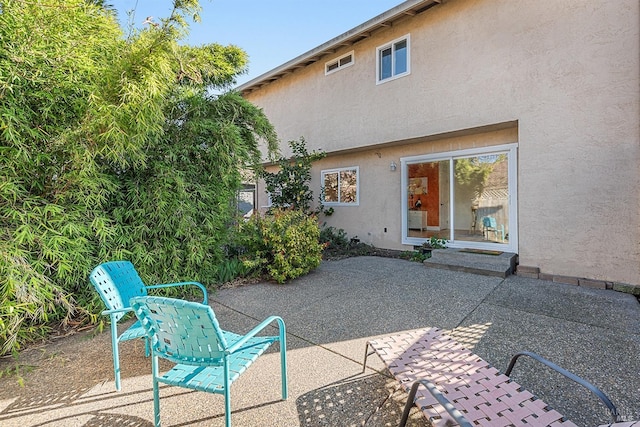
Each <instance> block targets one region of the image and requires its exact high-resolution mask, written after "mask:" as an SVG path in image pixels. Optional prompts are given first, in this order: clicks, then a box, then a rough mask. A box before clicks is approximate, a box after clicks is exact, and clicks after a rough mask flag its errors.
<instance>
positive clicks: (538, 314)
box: [456, 291, 640, 337]
mask: <svg viewBox="0 0 640 427" xmlns="http://www.w3.org/2000/svg"><path fill="white" fill-rule="evenodd" d="M492 292H493V291H492ZM484 302H485V301H483V302H481V303H480V304H482V303H484ZM480 304H479V305H480ZM486 304H487V305H490V306H493V307H499V308H504V309H507V310H512V311H517V312H520V313H526V314H531V315H534V316H541V317H546V318H548V319H553V320H559V321H562V322H567V323H573V324H575V325H583V326H589V327H592V328H598V329H602V330H605V331H612V332H616V331H618V330H619V329H617V328H614V327H613V326H615V324H612V325H611V326H609V325H607V326H605V325H601V324H596V323H593V322H586V321H578V320H575V319H568V318H566V317H561V316H555V315H553V314H549V313H541V312H539V311H533V310H527V309H525V308H514V307H511V306H509V305H507V304H497V303H491V302H487V303H486ZM479 305H478V306H479ZM476 308H477V307H476ZM474 311H475V308H474ZM471 314H472V313H469V315H471ZM458 326H460V325H458ZM458 326H456V328H457V327H458ZM625 333H629V334H631V335H636V336H638V337H640V330H638V332H633V331H626V330H625Z"/></svg>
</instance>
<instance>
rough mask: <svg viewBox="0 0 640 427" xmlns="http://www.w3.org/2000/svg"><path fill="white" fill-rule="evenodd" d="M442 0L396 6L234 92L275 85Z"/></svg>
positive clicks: (418, 0)
mask: <svg viewBox="0 0 640 427" xmlns="http://www.w3.org/2000/svg"><path fill="white" fill-rule="evenodd" d="M443 1H444V0H407V1H405V2H403V3H401V4H399V5H398V6H396V7H394V8H392V9H389V10H387V11H386V12H383V13H381V14H380V15H378V16H376V17H375V18H372V19H370V20H368V21H366V22H365V23H363V24H360V25H358V26H357V27H355V28H352V29H351V30H349V31H347V32H346V33H343V34H341V35H339V36H337V37H335V38H333V39H331V40H329V41H328V42H326V43H323V44H321V45H320V46H318V47H316V48H314V49H311V50H310V51H308V52H306V53H303V54H302V55H300V56H298V57H296V58H294V59H292V60H291V61H288V62H285V63H284V64H282V65H280V66H278V67H276V68H274V69H273V70H271V71H267V72H266V73H264V74H262V75H260V76H258V77H256V78H254V79H252V80H250V81H248V82H246V83H243V84H242V85H240V86H238V87H237V88H236V90H237V91H238V92H240V93H242V94H247V93H250V92H252V91H254V90H256V89H259V88H260V87H262V86H264V85H266V84H269V83H271V82H273V81H276V80H278V79H280V78H282V77H283V76H285V75H287V74H290V73H292V72H294V71H295V70H296V69H298V68H304V67H306V66H308V65H311V64H313V63H315V62H317V61H319V60H320V59H322V58H323V57H325V56H327V55H330V54H333V53H335V52H336V51H337V50H338V49H340V48H342V47H343V46H351V45H354V44H355V43H357V42H359V41H361V40H364V39H366V38H368V37H370V36H371V34H372V33H373V32H374V31H376V30H378V29H380V28H382V27H388V26H389V25H391V24H393V23H394V22H395V21H397V20H399V19H401V18H404V17H406V16H414V15H417V14H418V13H421V12H424V11H425V10H427V9H429V8H430V7H432V6H435V5H436V4H438V3H442V2H443Z"/></svg>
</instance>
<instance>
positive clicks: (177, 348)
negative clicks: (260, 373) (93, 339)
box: [131, 296, 287, 427]
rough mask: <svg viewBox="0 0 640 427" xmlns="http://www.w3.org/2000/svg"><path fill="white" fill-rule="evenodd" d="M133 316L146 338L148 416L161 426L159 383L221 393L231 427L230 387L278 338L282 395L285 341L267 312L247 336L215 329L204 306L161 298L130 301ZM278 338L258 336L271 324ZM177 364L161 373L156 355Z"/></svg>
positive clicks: (213, 317) (282, 330) (284, 388)
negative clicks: (150, 396) (150, 392)
mask: <svg viewBox="0 0 640 427" xmlns="http://www.w3.org/2000/svg"><path fill="white" fill-rule="evenodd" d="M131 306H132V307H133V309H134V311H135V313H136V316H138V319H139V320H140V322H141V324H142V326H143V328H144V329H145V330H146V331H147V334H148V336H149V338H150V339H151V351H152V358H151V360H152V363H151V366H152V367H151V370H152V376H153V414H154V422H155V425H156V427H159V426H160V392H159V383H164V384H169V385H173V386H178V387H184V388H189V389H193V390H199V391H205V392H208V393H217V394H222V395H223V396H224V408H225V426H226V427H231V395H230V389H229V388H230V386H231V384H232V383H233V382H234V381H235V380H236V379H238V377H239V376H240V374H242V373H243V372H244V371H245V370H246V369H247V368H248V367H249V366H250V365H251V364H252V363H253V362H255V361H256V359H257V358H258V357H259V356H260V355H261V354H262V353H264V352H265V350H266V349H267V348H269V346H271V344H273V343H274V342H276V341H279V342H280V375H281V385H282V399H283V400H286V399H287V344H286V330H285V325H284V321H283V320H282V319H281V318H280V317H278V316H270V317H268V318H267V319H265V320H264V321H263V322H262V323H260V324H259V325H258V326H256V327H255V328H253V329H252V330H251V331H250V332H249V333H247V334H246V335H238V334H234V333H232V332H228V331H224V330H222V329H220V325H219V324H218V320H217V319H216V315H215V313H214V312H213V309H212V308H211V307H209V306H208V305H204V304H199V303H196V302H189V301H183V300H179V299H173V298H164V297H150V296H147V297H135V298H132V299H131ZM274 322H275V323H277V324H278V331H279V334H278V335H277V336H263V335H258V333H260V332H261V331H262V330H263V329H265V328H266V327H267V326H269V325H270V324H272V323H274ZM159 357H161V358H163V359H167V360H169V361H171V362H173V363H176V365H175V366H174V367H173V368H172V369H171V370H169V371H168V372H165V373H164V374H160V372H159V368H158V358H159Z"/></svg>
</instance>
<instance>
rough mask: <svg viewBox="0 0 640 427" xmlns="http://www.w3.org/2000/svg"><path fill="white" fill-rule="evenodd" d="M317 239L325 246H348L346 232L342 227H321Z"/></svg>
mask: <svg viewBox="0 0 640 427" xmlns="http://www.w3.org/2000/svg"><path fill="white" fill-rule="evenodd" d="M319 240H320V243H322V244H323V245H324V247H325V248H331V249H340V248H343V249H344V248H347V247H348V246H349V239H348V238H347V232H346V231H344V230H343V229H342V228H335V227H322V229H321V230H320V238H319Z"/></svg>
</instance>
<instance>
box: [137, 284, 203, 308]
mask: <svg viewBox="0 0 640 427" xmlns="http://www.w3.org/2000/svg"><path fill="white" fill-rule="evenodd" d="M186 285H193V286H197V287H198V288H200V290H201V291H202V303H203V304H205V305H208V302H209V296H208V294H207V288H205V287H204V285H203V284H202V283H198V282H179V283H165V284H162V285H150V286H145V287H146V288H147V289H160V288H169V287H174V286H186Z"/></svg>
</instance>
